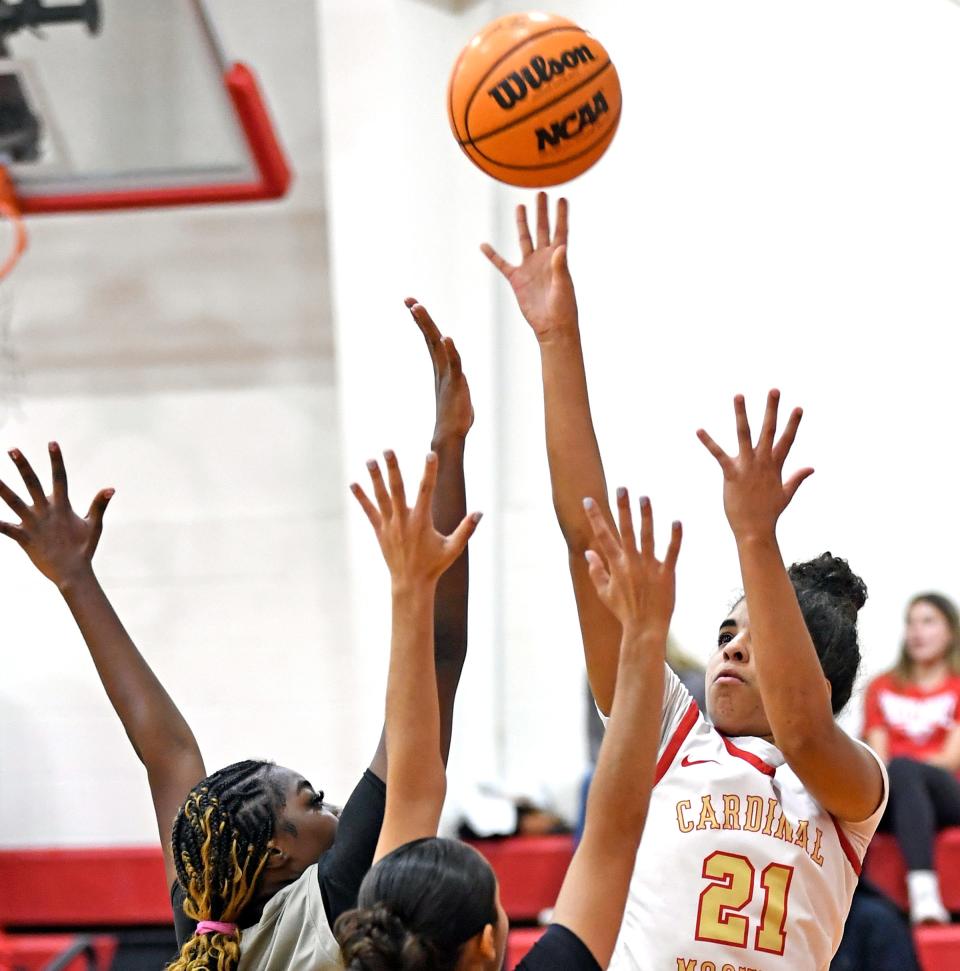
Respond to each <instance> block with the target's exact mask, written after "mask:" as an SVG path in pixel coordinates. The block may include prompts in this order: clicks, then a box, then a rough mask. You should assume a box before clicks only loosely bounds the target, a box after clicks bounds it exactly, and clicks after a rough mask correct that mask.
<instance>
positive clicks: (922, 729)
mask: <svg viewBox="0 0 960 971" xmlns="http://www.w3.org/2000/svg"><path fill="white" fill-rule="evenodd" d="M958 709H960V616H958V614H957V608H956V605H955V604H954V603H953V602H952V601H951V600H949V599H948V598H947V597H944V596H943V595H942V594H939V593H921V594H918V595H917V596H915V597H914V598H913V599H912V600H911V601H910V603H909V605H908V607H907V616H906V629H905V631H904V638H903V645H902V647H901V649H900V658H899V660H898V661H897V663H896V665H895V666H894V668H893V669H892V670H890V671H888V672H886V673H885V674H881V675H880V676H879V677H877V678H876V679H874V681H872V682H871V684H870V685H869V687H868V688H867V698H866V717H865V721H864V737H865V739H866V741H867V743H868V744H869V745H870V746H871V747H872V748H873V749H874V751H876V752H877V754H878V755H880V756H881V758H883V759H884V761H885V762H886V763H887V765H888V767H889V773H890V802H889V804H888V806H887V811H886V813H885V815H884V818H883V821H882V822H881V824H880V829H881V831H887V832H892V833H893V834H894V835H895V836H896V838H897V841H898V842H899V844H900V848H901V850H902V851H903V855H904V858H905V859H906V863H907V893H908V897H909V900H910V918H911V920H912V921H913V922H914V923H947V922H949V920H950V914H949V913H948V912H947V909H946V907H945V906H944V904H943V900H942V898H941V895H940V884H939V881H938V879H937V874H936V871H935V870H934V863H933V847H934V839H935V837H936V834H937V831H938V830H940V829H943V828H944V827H945V826H960V781H958V779H957V776H956V773H957V772H958V770H960V715H958Z"/></svg>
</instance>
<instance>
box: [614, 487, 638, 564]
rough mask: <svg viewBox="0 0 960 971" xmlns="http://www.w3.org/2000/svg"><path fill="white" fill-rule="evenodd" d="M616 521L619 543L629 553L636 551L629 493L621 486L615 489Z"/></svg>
mask: <svg viewBox="0 0 960 971" xmlns="http://www.w3.org/2000/svg"><path fill="white" fill-rule="evenodd" d="M617 520H618V522H619V525H620V541H621V543H622V544H623V548H624V549H625V550H626V551H627V552H628V553H629V552H631V551H634V550H636V548H637V538H636V536H635V535H634V532H633V510H632V509H631V508H630V493H629V492H627V490H626V489H625V488H624V487H623V486H621V487H620V488H619V489H617Z"/></svg>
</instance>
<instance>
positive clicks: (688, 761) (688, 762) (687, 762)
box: [680, 755, 720, 768]
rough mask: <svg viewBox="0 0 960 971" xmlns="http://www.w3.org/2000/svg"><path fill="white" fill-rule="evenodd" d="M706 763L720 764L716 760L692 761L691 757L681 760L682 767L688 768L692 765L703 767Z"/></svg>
mask: <svg viewBox="0 0 960 971" xmlns="http://www.w3.org/2000/svg"><path fill="white" fill-rule="evenodd" d="M705 762H712V763H713V764H714V765H719V764H720V763H719V762H718V761H717V760H716V759H691V758H690V756H689V755H685V756H684V757H683V758H682V759H681V760H680V765H681V766H683V768H687V767H688V766H690V765H703V764H704V763H705Z"/></svg>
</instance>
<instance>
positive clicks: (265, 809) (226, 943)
mask: <svg viewBox="0 0 960 971" xmlns="http://www.w3.org/2000/svg"><path fill="white" fill-rule="evenodd" d="M272 768H273V763H272V762H260V761H252V760H247V761H244V762H235V763H234V764H233V765H228V766H227V767H226V768H224V769H220V770H219V771H218V772H214V773H213V775H210V776H207V778H206V779H204V780H203V781H201V782H199V783H198V784H197V785H196V786H195V787H194V788H193V789H191V791H190V793H189V794H188V795H187V798H186V801H185V802H184V804H183V806H181V807H180V810H179V812H178V813H177V818H176V819H175V820H174V823H173V839H172V844H173V859H174V863H175V865H176V868H177V880H178V881H179V883H180V886H181V887H182V888H183V891H184V894H185V899H184V902H183V912H184V913H185V914H186V915H187V916H188V917H190V918H191V919H192V920H196V921H201V920H215V921H225V922H229V923H236V922H237V921H238V919H239V918H240V916H241V914H242V913H243V911H244V908H246V907H247V905H248V904H250V902H251V901H252V900H253V898H254V895H255V893H256V890H257V886H258V883H259V880H260V875H261V873H262V872H263V868H264V866H265V865H266V862H267V858H268V857H269V845H268V844H269V843H270V840H271V839H272V838H273V831H274V824H275V822H276V818H277V813H278V811H279V810H280V809H281V808H282V807H283V805H284V802H285V797H284V790H283V788H282V787H281V786H280V785H279V784H278V783H277V782H275V781H274V780H273V779H272V778H271V770H272ZM239 961H240V931H239V930H237V931H236V932H234V933H233V934H222V933H213V934H199V935H194V936H193V937H191V938H190V939H189V940H187V941H186V942H185V943H184V945H183V947H182V948H181V951H180V955H179V956H178V957H177V958H176V959H175V960H174V961H173V962H172V963H171V964H170V965H168V969H169V971H200V969H204V968H210V969H216V971H232V969H234V968H236V966H237V964H238V963H239Z"/></svg>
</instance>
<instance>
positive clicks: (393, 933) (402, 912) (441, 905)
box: [334, 837, 497, 971]
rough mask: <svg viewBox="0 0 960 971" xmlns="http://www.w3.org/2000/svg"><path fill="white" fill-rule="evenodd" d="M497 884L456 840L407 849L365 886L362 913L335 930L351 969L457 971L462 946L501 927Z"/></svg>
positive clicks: (393, 856)
mask: <svg viewBox="0 0 960 971" xmlns="http://www.w3.org/2000/svg"><path fill="white" fill-rule="evenodd" d="M496 893H497V882H496V878H495V877H494V875H493V871H492V870H491V869H490V865H489V864H488V863H487V862H486V860H484V859H483V857H481V856H480V854H479V853H477V852H476V850H473V849H471V848H470V847H469V846H467V845H466V844H464V843H460V842H457V841H456V840H446V839H437V838H435V837H431V838H428V839H421V840H414V841H413V842H412V843H405V844H404V845H403V846H400V847H398V848H397V849H395V850H394V851H393V852H392V853H389V854H388V855H387V856H385V857H384V858H383V859H382V860H380V862H379V863H377V864H376V866H374V867H373V868H372V869H371V870H370V872H369V873H368V874H367V875H366V877H365V878H364V880H363V883H362V884H361V886H360V894H359V897H358V899H357V908H356V909H355V910H350V911H347V913H345V914H342V915H341V916H340V917H339V918H338V919H337V922H336V924H335V925H334V934H335V935H336V938H337V940H338V941H339V943H340V952H341V955H342V957H343V963H344V966H345V967H346V968H347V971H453V969H454V968H455V967H456V965H457V962H458V961H459V959H460V953H461V951H462V950H463V946H464V944H466V942H467V941H469V940H470V939H471V938H473V937H475V936H476V935H477V934H479V933H480V932H481V931H483V929H484V928H485V927H486V926H487V924H492V925H493V926H494V927H496V925H497V905H496Z"/></svg>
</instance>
